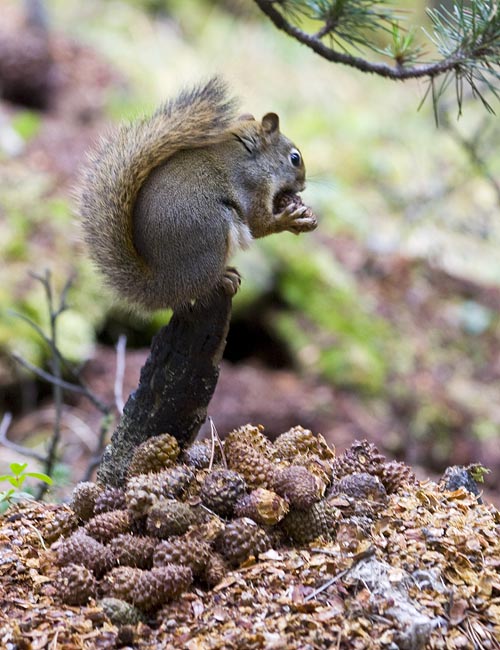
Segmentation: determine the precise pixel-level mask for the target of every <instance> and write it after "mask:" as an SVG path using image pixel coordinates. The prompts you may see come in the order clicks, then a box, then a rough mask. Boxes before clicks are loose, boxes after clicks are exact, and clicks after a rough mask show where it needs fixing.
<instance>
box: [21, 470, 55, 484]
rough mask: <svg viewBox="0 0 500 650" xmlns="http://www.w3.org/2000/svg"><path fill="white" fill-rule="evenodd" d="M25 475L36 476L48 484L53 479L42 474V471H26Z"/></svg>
mask: <svg viewBox="0 0 500 650" xmlns="http://www.w3.org/2000/svg"><path fill="white" fill-rule="evenodd" d="M26 476H31V477H32V478H37V479H38V480H39V481H43V482H44V483H47V484H48V485H52V483H53V481H52V479H51V478H50V476H47V474H43V473H42V472H26Z"/></svg>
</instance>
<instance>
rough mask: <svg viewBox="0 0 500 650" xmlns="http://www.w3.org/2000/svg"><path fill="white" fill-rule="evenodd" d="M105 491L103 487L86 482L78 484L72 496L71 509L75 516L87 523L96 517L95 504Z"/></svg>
mask: <svg viewBox="0 0 500 650" xmlns="http://www.w3.org/2000/svg"><path fill="white" fill-rule="evenodd" d="M102 490H103V487H102V485H98V484H97V483H92V482H91V481H85V482H82V483H78V484H77V485H76V486H75V487H74V489H73V492H72V494H71V501H70V504H69V505H70V508H71V509H72V510H73V512H74V513H75V515H76V516H77V517H79V518H80V519H82V520H83V521H87V519H90V518H91V517H92V516H93V515H94V508H95V502H96V500H97V497H98V496H99V495H100V494H101V492H102Z"/></svg>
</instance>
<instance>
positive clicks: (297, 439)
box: [274, 426, 335, 465]
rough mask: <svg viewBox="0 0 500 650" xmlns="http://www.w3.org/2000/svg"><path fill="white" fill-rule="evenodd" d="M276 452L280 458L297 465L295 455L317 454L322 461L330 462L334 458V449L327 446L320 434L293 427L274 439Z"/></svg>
mask: <svg viewBox="0 0 500 650" xmlns="http://www.w3.org/2000/svg"><path fill="white" fill-rule="evenodd" d="M274 448H275V450H276V454H277V456H278V457H279V458H280V459H283V460H286V461H289V462H290V463H293V464H294V465H298V464H299V463H297V461H296V456H298V455H304V456H317V457H318V458H320V459H321V460H323V461H327V462H329V463H331V462H332V461H333V459H334V458H335V452H334V450H333V449H332V448H331V447H329V445H328V443H327V442H326V440H325V439H324V438H323V436H322V435H321V434H318V435H317V436H315V435H314V434H313V433H312V432H311V431H309V430H308V429H303V428H302V427H300V426H298V427H293V429H290V431H287V432H286V433H282V434H281V435H280V436H278V437H277V438H276V440H275V441H274Z"/></svg>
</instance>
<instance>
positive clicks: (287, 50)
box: [0, 0, 500, 466]
mask: <svg viewBox="0 0 500 650" xmlns="http://www.w3.org/2000/svg"><path fill="white" fill-rule="evenodd" d="M3 4H5V12H6V16H7V17H10V18H11V20H12V23H9V24H12V25H15V24H16V22H15V16H16V13H17V12H18V11H19V4H18V3H17V2H14V0H4V3H3ZM46 4H47V10H48V18H49V25H50V30H51V39H52V43H51V47H52V50H53V57H54V61H55V64H56V65H55V73H54V74H55V77H56V78H55V81H54V92H53V96H51V97H50V98H49V104H48V108H47V110H45V111H40V110H36V109H29V108H25V107H20V106H16V105H14V104H12V103H9V102H4V101H0V257H1V259H2V265H1V268H0V391H3V392H2V394H0V409H2V408H3V409H4V410H6V409H9V410H12V409H13V410H19V411H22V409H23V408H24V409H26V408H31V407H34V408H36V405H37V403H38V402H37V399H38V398H37V396H36V395H35V396H33V397H32V401H31V402H30V399H24V402H23V400H21V399H20V398H19V394H18V392H17V390H16V387H17V386H19V385H20V384H23V383H24V382H25V381H26V376H25V375H24V373H23V372H21V371H20V370H19V368H16V367H15V365H14V364H13V362H12V360H11V359H10V357H9V354H10V352H11V351H13V350H15V351H16V352H18V353H19V354H21V355H22V356H24V357H25V358H27V359H29V360H30V361H31V362H33V363H37V364H40V365H43V364H44V363H45V362H46V359H47V347H46V346H45V345H44V344H43V342H42V341H40V339H39V337H38V336H37V335H36V333H34V332H33V330H32V329H31V328H30V327H29V326H28V325H26V324H25V323H24V322H22V321H20V320H19V318H17V317H16V316H15V314H12V313H11V311H15V312H21V313H23V314H25V315H27V316H29V317H30V318H32V319H33V320H34V321H35V322H37V323H39V324H40V325H41V326H42V327H46V326H47V314H46V304H45V301H44V296H43V292H42V290H41V287H40V286H39V284H38V283H37V282H36V281H34V280H33V279H32V278H31V277H30V275H29V272H30V271H33V270H34V271H37V272H41V271H43V270H44V269H45V268H50V269H51V270H52V273H53V277H54V279H55V282H56V285H57V286H59V287H62V286H63V284H64V282H65V281H66V279H67V278H68V277H69V276H70V275H71V274H73V273H76V280H75V283H74V286H73V288H72V290H71V291H70V294H69V302H70V304H71V309H70V310H69V311H68V312H66V313H65V314H64V316H63V317H62V319H61V322H60V329H59V340H60V344H61V349H62V350H63V352H64V353H65V354H66V355H67V356H68V357H69V358H70V359H71V360H74V361H75V362H77V363H80V362H84V361H85V360H86V359H88V358H89V357H91V356H92V354H93V349H94V345H95V343H96V341H97V340H100V341H101V342H104V343H111V342H115V341H116V338H117V336H118V334H119V333H121V332H123V331H125V332H126V333H127V335H128V341H129V346H132V347H133V346H136V345H137V346H145V345H147V344H148V341H149V340H150V337H151V335H152V333H153V332H154V331H155V329H157V328H158V326H159V325H160V324H162V323H164V322H166V320H167V319H168V314H155V315H154V316H153V317H144V318H139V317H137V316H133V315H131V314H130V313H129V312H128V310H127V309H126V308H123V307H122V306H120V305H118V304H116V303H115V302H114V300H113V299H112V297H111V296H110V295H109V294H107V293H106V291H105V290H104V289H103V285H102V282H101V280H100V278H99V277H98V276H97V274H95V272H94V271H93V269H92V267H91V264H90V262H89V260H88V259H87V258H86V257H85V254H84V251H83V247H82V245H81V242H80V235H79V232H78V228H77V225H76V223H75V219H74V215H73V209H74V205H73V199H72V190H73V188H74V187H75V185H76V183H77V178H78V166H79V164H80V163H81V161H82V159H83V156H84V152H85V150H86V149H87V148H88V147H90V146H91V143H92V142H93V141H95V139H96V138H97V137H98V134H99V133H101V132H103V131H105V129H106V127H107V126H108V125H109V124H110V123H112V122H115V121H118V120H121V119H125V118H126V119H128V118H133V117H134V116H137V115H141V114H143V113H144V112H149V111H151V110H152V109H153V108H154V107H155V106H156V104H157V103H158V102H160V101H162V100H163V99H164V98H166V97H169V96H172V95H173V94H175V93H176V92H177V91H178V89H179V88H181V87H183V86H185V85H189V84H191V83H196V82H197V81H199V80H200V79H205V78H207V77H208V76H210V75H212V74H214V73H219V74H221V75H223V76H224V77H225V78H226V79H227V80H228V82H229V84H230V85H231V87H232V88H233V89H234V93H235V94H236V95H237V96H239V97H240V98H241V106H242V109H243V110H244V111H247V112H252V113H254V114H255V115H262V114H263V113H265V112H267V111H270V110H272V111H276V112H277V113H279V114H280V117H281V123H282V128H283V130H284V132H285V133H286V134H287V135H288V136H289V137H291V138H292V139H293V140H294V141H295V142H296V144H297V145H298V146H299V147H300V149H301V151H302V153H303V155H304V158H305V161H306V166H307V170H308V187H307V190H306V192H305V193H304V200H305V202H306V203H308V204H310V205H311V206H312V207H313V209H314V211H315V213H316V214H317V215H318V216H319V220H320V226H319V228H318V230H317V231H316V232H314V233H312V234H305V235H302V236H300V237H295V236H294V235H292V234H289V233H286V234H282V235H279V236H273V237H269V238H267V239H265V240H261V241H258V242H255V244H254V245H253V247H252V249H251V250H250V251H247V252H244V253H243V254H241V255H239V256H238V258H237V260H236V266H237V267H238V268H239V270H240V271H241V273H242V276H243V285H242V289H241V291H240V293H239V294H238V295H237V297H236V299H235V302H234V319H233V324H234V332H235V335H234V336H233V338H230V340H229V344H228V356H229V357H230V358H231V359H232V360H233V361H243V360H244V359H245V358H246V357H247V356H253V357H256V358H260V361H261V362H262V363H264V365H267V366H269V367H271V368H273V367H278V366H279V367H286V368H290V369H292V370H293V371H294V372H297V373H299V375H300V376H301V377H305V378H312V379H313V380H314V381H317V382H320V383H322V384H325V385H327V386H331V387H332V388H333V389H334V390H335V391H340V393H341V394H352V395H355V396H356V398H357V399H359V400H360V403H361V404H362V408H364V409H366V412H367V413H370V414H376V416H377V417H379V415H380V413H383V414H384V415H383V417H381V419H380V420H379V421H383V422H385V423H386V425H384V426H386V427H387V429H386V431H385V433H383V434H380V435H382V438H383V444H384V445H385V446H386V447H387V448H389V449H393V450H394V451H395V452H398V451H399V453H400V455H401V449H403V448H404V447H405V445H407V444H408V439H409V438H416V439H420V440H421V441H423V442H424V443H425V444H424V447H423V449H424V451H421V452H420V455H419V457H418V458H417V460H418V461H419V462H425V461H426V460H432V459H434V460H433V462H434V465H436V466H440V465H443V464H444V463H445V462H446V461H447V459H449V458H450V454H451V451H452V450H453V448H454V446H456V436H457V435H460V439H462V438H464V439H465V440H467V441H469V442H470V444H471V446H472V449H476V448H477V449H479V448H481V449H483V452H482V453H483V454H486V455H488V453H489V452H488V450H490V449H493V448H494V447H495V446H496V440H498V426H499V425H500V412H499V409H498V407H497V402H498V398H497V396H498V389H499V387H500V325H499V312H500V297H499V294H498V287H499V284H500V256H499V255H498V244H499V223H500V220H499V218H498V217H499V203H500V191H499V184H498V183H499V181H498V180H497V181H495V179H499V178H500V153H499V147H498V142H499V141H500V140H499V135H500V128H499V124H498V118H497V117H496V116H492V115H490V114H488V113H487V112H486V111H485V109H484V108H483V107H482V106H481V104H480V103H479V102H474V101H472V100H470V101H469V100H466V102H465V106H464V115H463V116H462V117H461V119H460V120H457V108H456V103H455V100H454V95H453V92H450V94H449V96H447V95H445V96H444V98H443V100H442V103H441V115H440V117H441V119H440V126H439V128H437V126H436V124H435V120H434V114H433V110H432V106H431V104H430V103H429V102H427V103H424V105H423V107H422V108H420V110H418V107H419V104H420V101H421V99H422V97H423V94H424V92H425V90H426V84H425V82H405V83H395V82H391V81H386V80H383V79H380V78H375V77H374V76H370V75H366V74H362V73H360V72H357V71H355V70H352V69H348V68H345V67H341V66H337V65H332V64H330V63H328V62H327V61H324V60H322V59H320V58H319V57H318V56H316V55H314V54H313V53H312V52H310V51H308V50H307V49H306V48H304V47H303V46H300V45H299V44H297V43H295V42H293V41H292V40H291V39H290V38H288V37H287V36H285V35H284V34H282V33H278V32H277V30H276V29H275V28H274V27H273V26H272V25H271V23H270V22H269V21H268V20H267V19H266V18H265V17H264V16H263V15H261V14H260V13H259V12H258V10H257V9H256V8H255V7H254V5H253V4H252V2H250V0H246V1H244V0H220V1H219V2H208V1H203V0H192V1H190V2H182V1H181V0H149V1H148V0H142V1H141V0H130V1H128V2H126V1H125V0H122V1H119V0H116V1H115V0H114V1H100V2H99V1H97V0H88V1H87V2H85V3H82V2H76V1H75V0H51V1H49V2H47V3H46ZM398 4H399V5H400V6H404V7H403V8H404V9H405V20H406V23H407V25H408V27H409V28H410V27H411V26H412V25H415V26H417V27H418V29H420V27H425V26H426V25H427V23H426V17H425V7H426V6H427V3H426V2H423V1H422V0H419V1H417V0H414V1H410V0H405V1H404V2H403V0H401V2H399V3H397V2H396V3H395V5H396V6H398ZM3 10H4V9H3ZM12 16H14V18H12ZM12 29H15V27H13V28H12ZM418 33H419V34H420V32H418ZM419 38H421V39H422V42H426V43H427V41H426V39H425V36H424V34H423V33H422V34H420V36H419ZM382 45H383V44H382ZM426 50H427V52H428V56H429V57H432V56H433V52H432V47H431V46H430V45H429V44H428V43H427V45H426ZM252 332H253V334H252V336H254V337H255V340H253V339H252V341H251V342H250V343H249V342H248V341H243V340H238V335H240V336H242V337H243V338H245V337H249V336H250V333H252ZM260 335H262V336H265V337H267V339H266V340H270V341H271V342H272V345H271V351H269V346H268V348H267V349H266V352H265V353H264V352H262V350H261V349H260V348H259V336H260ZM273 346H274V348H273ZM247 348H248V350H250V351H248V350H247ZM273 349H274V352H273ZM110 382H111V379H110ZM262 408H263V410H265V409H266V404H265V403H264V404H263V405H262ZM394 422H397V423H396V424H394ZM391 423H392V424H391ZM401 432H404V436H403V438H402V437H401ZM406 436H407V437H406ZM396 438H397V439H396ZM481 445H483V447H481ZM427 454H429V455H430V458H426V455H427ZM478 455H481V454H479V452H478ZM410 460H411V459H410Z"/></svg>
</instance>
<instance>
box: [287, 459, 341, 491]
mask: <svg viewBox="0 0 500 650" xmlns="http://www.w3.org/2000/svg"><path fill="white" fill-rule="evenodd" d="M293 464H294V465H301V466H302V467H305V468H306V469H307V470H308V471H309V472H311V474H314V476H317V477H318V478H319V479H320V481H322V482H323V483H324V484H325V485H330V483H331V482H332V474H333V468H332V465H333V461H327V460H322V459H321V458H320V457H319V456H316V455H315V454H311V455H309V454H297V456H295V457H294V459H293Z"/></svg>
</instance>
